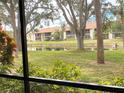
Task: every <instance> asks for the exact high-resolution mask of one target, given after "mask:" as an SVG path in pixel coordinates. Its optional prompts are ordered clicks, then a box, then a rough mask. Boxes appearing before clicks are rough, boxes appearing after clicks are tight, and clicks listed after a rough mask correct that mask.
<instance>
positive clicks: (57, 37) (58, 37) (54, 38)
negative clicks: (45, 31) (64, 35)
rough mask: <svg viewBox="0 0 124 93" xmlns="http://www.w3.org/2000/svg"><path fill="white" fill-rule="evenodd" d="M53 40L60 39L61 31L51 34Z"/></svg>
mask: <svg viewBox="0 0 124 93" xmlns="http://www.w3.org/2000/svg"><path fill="white" fill-rule="evenodd" d="M52 37H53V40H60V39H61V33H60V32H58V31H57V32H54V33H53V34H52Z"/></svg>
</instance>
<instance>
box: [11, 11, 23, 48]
mask: <svg viewBox="0 0 124 93" xmlns="http://www.w3.org/2000/svg"><path fill="white" fill-rule="evenodd" d="M11 13H12V14H13V15H12V14H11V22H12V27H13V37H14V38H15V41H16V44H17V48H18V50H21V37H20V35H21V33H20V26H19V25H20V23H19V22H18V26H17V25H16V17H15V12H14V11H11Z"/></svg>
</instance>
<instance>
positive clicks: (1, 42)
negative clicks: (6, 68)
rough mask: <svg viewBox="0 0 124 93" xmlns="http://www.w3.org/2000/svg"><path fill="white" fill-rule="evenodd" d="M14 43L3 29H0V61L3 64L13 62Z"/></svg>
mask: <svg viewBox="0 0 124 93" xmlns="http://www.w3.org/2000/svg"><path fill="white" fill-rule="evenodd" d="M15 51H16V44H15V41H14V39H13V38H11V37H10V36H9V35H8V34H7V33H6V32H5V31H0V62H1V64H3V65H7V64H13V61H14V55H13V52H15Z"/></svg>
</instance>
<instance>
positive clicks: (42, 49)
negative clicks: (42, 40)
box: [28, 47, 113, 51]
mask: <svg viewBox="0 0 124 93" xmlns="http://www.w3.org/2000/svg"><path fill="white" fill-rule="evenodd" d="M70 50H76V48H74V47H68V48H67V47H28V51H70ZM85 50H86V51H96V48H95V47H86V48H85ZM104 50H110V51H111V50H113V49H112V48H105V49H104Z"/></svg>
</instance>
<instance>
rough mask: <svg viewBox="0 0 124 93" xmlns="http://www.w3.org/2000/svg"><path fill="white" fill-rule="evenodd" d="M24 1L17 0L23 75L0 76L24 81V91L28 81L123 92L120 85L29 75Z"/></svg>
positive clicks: (26, 89) (27, 92)
mask: <svg viewBox="0 0 124 93" xmlns="http://www.w3.org/2000/svg"><path fill="white" fill-rule="evenodd" d="M24 1H25V0H19V12H20V16H21V17H20V23H21V42H22V59H23V76H19V75H10V74H9V75H6V74H0V78H7V79H15V80H21V81H24V93H30V84H29V82H37V83H45V84H55V85H62V86H68V87H75V88H83V89H90V90H99V91H107V92H116V93H124V87H120V86H107V85H98V84H93V83H84V82H73V81H66V80H56V79H47V78H40V77H30V76H29V69H28V56H27V54H28V53H27V40H26V27H25V8H24Z"/></svg>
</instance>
